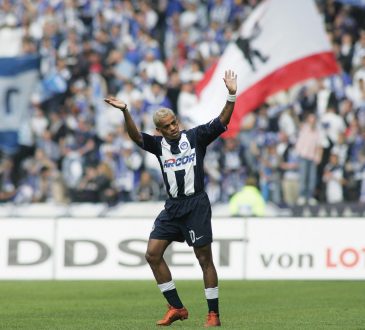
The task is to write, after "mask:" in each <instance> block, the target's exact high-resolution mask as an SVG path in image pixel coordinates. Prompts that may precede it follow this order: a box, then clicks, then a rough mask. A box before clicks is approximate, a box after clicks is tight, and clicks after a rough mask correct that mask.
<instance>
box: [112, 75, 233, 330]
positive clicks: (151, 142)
mask: <svg viewBox="0 0 365 330" xmlns="http://www.w3.org/2000/svg"><path fill="white" fill-rule="evenodd" d="M223 80H224V83H225V85H226V88H227V90H228V96H227V102H226V104H225V106H224V107H223V110H222V111H221V113H220V115H219V116H218V117H217V118H214V119H212V120H211V121H210V122H209V123H207V124H204V125H200V126H197V127H195V128H192V129H189V130H182V131H181V130H180V129H179V123H178V121H177V118H176V116H175V114H174V112H173V111H172V110H170V109H167V108H161V109H159V110H157V111H156V112H155V113H154V114H153V121H154V124H155V126H156V129H157V131H158V132H159V133H161V136H152V135H149V134H146V133H141V132H140V131H139V130H138V129H137V127H136V125H135V123H134V121H133V119H132V117H131V115H130V113H129V112H128V107H127V104H126V103H124V102H123V101H121V100H118V99H116V98H114V97H109V98H106V99H105V102H106V103H108V104H110V105H111V106H113V107H115V108H118V109H120V110H121V111H122V112H123V114H124V118H125V124H126V128H127V132H128V135H129V136H130V138H131V139H132V140H133V141H134V142H135V143H136V144H137V145H138V146H140V147H141V148H143V149H144V150H146V151H148V152H151V153H153V154H155V155H156V157H157V159H158V161H159V163H160V167H161V171H162V175H163V179H164V183H165V186H166V190H167V193H168V196H169V198H168V199H167V200H166V203H165V207H164V209H163V210H162V211H161V213H160V214H159V215H158V216H157V218H156V220H155V223H154V226H153V230H152V231H151V233H150V237H149V241H148V245H147V251H146V260H147V262H148V263H149V265H150V267H151V269H152V272H153V275H154V277H155V279H156V282H157V285H158V287H159V289H160V290H161V292H162V294H163V295H164V296H165V298H166V300H167V302H168V310H167V312H166V314H165V316H164V317H163V318H162V319H161V320H160V321H158V322H157V325H161V326H168V325H170V324H171V323H172V322H174V321H176V320H184V319H187V318H188V311H187V309H186V308H185V307H184V305H183V304H182V302H181V300H180V298H179V295H178V293H177V291H176V288H175V284H174V281H173V280H172V277H171V272H170V270H169V267H168V265H167V264H166V262H165V260H164V258H163V255H164V252H165V250H166V248H167V247H168V246H169V245H170V244H171V242H173V241H178V242H184V241H186V242H187V244H188V245H189V246H193V249H194V253H195V255H196V257H197V259H198V261H199V264H200V266H201V268H202V271H203V279H204V286H205V297H206V299H207V303H208V316H207V319H206V323H205V326H206V327H212V326H220V325H221V322H220V319H219V308H218V276H217V272H216V269H215V266H214V263H213V258H212V249H211V243H212V241H213V237H212V227H211V205H210V201H209V199H208V196H207V194H206V192H205V191H204V170H203V160H204V156H205V152H206V148H207V146H208V145H209V144H210V143H211V142H212V141H213V140H215V139H216V138H217V137H218V136H219V135H220V134H222V133H223V132H224V131H225V130H226V127H227V125H228V123H229V121H230V119H231V115H232V113H233V108H234V104H235V100H236V91H237V75H236V74H235V72H233V71H231V70H228V71H226V72H225V75H224V78H223Z"/></svg>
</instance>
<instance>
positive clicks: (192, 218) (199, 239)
mask: <svg viewBox="0 0 365 330" xmlns="http://www.w3.org/2000/svg"><path fill="white" fill-rule="evenodd" d="M211 219H212V210H211V206H210V202H209V199H208V197H207V196H205V195H203V196H202V197H201V200H200V201H199V203H197V204H196V207H195V208H194V209H193V210H192V211H191V212H190V213H189V215H188V216H187V217H186V219H185V223H184V226H185V227H184V236H185V239H186V241H187V243H188V244H189V245H190V246H194V247H199V246H205V245H207V244H210V243H211V242H212V239H213V235H212V223H211Z"/></svg>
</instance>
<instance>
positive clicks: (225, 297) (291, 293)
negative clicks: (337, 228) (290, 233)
mask: <svg viewBox="0 0 365 330" xmlns="http://www.w3.org/2000/svg"><path fill="white" fill-rule="evenodd" d="M175 282H176V286H177V289H178V291H179V294H180V297H181V298H182V300H183V302H184V304H185V306H186V307H187V308H188V310H189V313H190V315H189V319H188V320H185V321H183V322H181V321H176V322H175V323H173V324H172V325H171V327H172V328H175V329H203V325H204V321H205V316H206V314H207V307H206V302H205V298H204V291H203V286H202V281H179V280H177V281H175ZM219 287H220V312H221V321H222V327H221V328H222V329H230V330H232V329H259V330H261V329H311V330H312V329H341V330H344V329H345V330H347V329H365V282H364V281H220V284H219ZM165 304H166V303H165V300H164V299H163V296H162V295H161V293H160V292H159V290H158V288H157V286H156V284H155V283H154V282H153V281H0V329H37V330H41V329H60V330H61V329H62V330H63V329H101V330H104V329H156V328H157V327H156V325H155V322H156V320H158V319H160V317H161V316H162V315H163V314H164V313H165V311H166V306H165Z"/></svg>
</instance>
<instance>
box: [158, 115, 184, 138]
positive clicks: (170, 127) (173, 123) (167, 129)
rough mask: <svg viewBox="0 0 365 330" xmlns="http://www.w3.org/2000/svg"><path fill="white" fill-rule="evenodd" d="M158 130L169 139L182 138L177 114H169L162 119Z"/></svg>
mask: <svg viewBox="0 0 365 330" xmlns="http://www.w3.org/2000/svg"><path fill="white" fill-rule="evenodd" d="M156 128H157V131H159V132H160V133H161V134H162V136H163V137H164V138H167V139H169V140H176V139H178V138H180V128H179V123H178V121H177V119H176V117H175V116H173V115H167V116H166V117H163V118H161V119H160V123H159V125H158V127H156Z"/></svg>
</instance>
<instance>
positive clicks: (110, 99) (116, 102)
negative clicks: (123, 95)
mask: <svg viewBox="0 0 365 330" xmlns="http://www.w3.org/2000/svg"><path fill="white" fill-rule="evenodd" d="M104 101H105V102H106V103H108V104H110V105H111V106H113V107H114V108H117V109H120V110H122V111H124V110H126V109H127V104H126V103H124V102H123V101H121V100H118V99H117V98H115V97H113V96H110V97H107V98H105V99H104Z"/></svg>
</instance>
